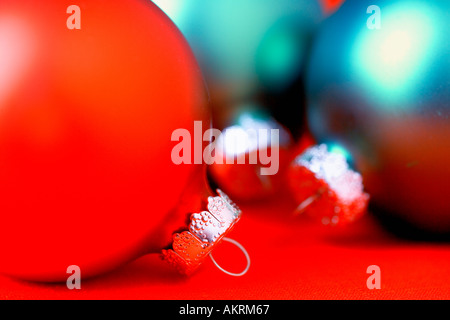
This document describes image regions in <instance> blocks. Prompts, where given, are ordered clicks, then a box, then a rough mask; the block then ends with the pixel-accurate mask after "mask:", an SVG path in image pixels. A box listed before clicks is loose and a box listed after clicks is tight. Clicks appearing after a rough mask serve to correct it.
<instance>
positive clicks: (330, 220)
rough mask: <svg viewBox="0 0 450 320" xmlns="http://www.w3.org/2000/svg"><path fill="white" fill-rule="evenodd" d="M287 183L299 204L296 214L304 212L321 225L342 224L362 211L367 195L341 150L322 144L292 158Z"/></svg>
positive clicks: (353, 219)
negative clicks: (333, 149)
mask: <svg viewBox="0 0 450 320" xmlns="http://www.w3.org/2000/svg"><path fill="white" fill-rule="evenodd" d="M288 182H289V186H290V190H291V191H292V195H293V196H294V198H295V199H296V200H297V202H298V203H299V205H298V207H297V210H296V213H297V214H300V213H303V212H307V214H308V215H309V216H312V217H314V218H316V219H319V220H320V221H321V222H322V223H323V224H325V225H338V224H339V225H344V224H347V223H349V222H353V221H355V220H356V219H358V218H359V217H360V216H361V215H362V214H364V213H365V212H366V209H367V204H368V201H369V195H368V194H367V193H365V192H364V191H363V184H362V178H361V175H360V174H359V173H357V172H355V171H353V170H351V169H350V168H349V165H348V163H347V160H346V158H345V156H344V155H343V154H342V153H337V152H332V151H328V148H327V146H326V145H324V144H323V145H319V146H314V147H310V148H308V149H307V150H306V151H304V152H303V153H302V154H300V155H299V156H297V157H296V158H295V160H294V161H293V162H292V164H291V166H290V167H289V174H288Z"/></svg>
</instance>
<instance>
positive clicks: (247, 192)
mask: <svg viewBox="0 0 450 320" xmlns="http://www.w3.org/2000/svg"><path fill="white" fill-rule="evenodd" d="M293 141H294V139H293V138H292V136H291V134H290V132H289V131H288V130H287V129H286V128H285V127H284V126H282V125H281V124H280V123H278V122H277V121H276V120H275V119H273V118H272V117H271V116H270V115H268V114H267V113H266V112H263V111H262V110H260V109H252V108H250V109H247V110H245V109H244V110H242V111H240V112H239V113H238V114H237V116H236V117H235V119H233V121H232V123H231V124H230V125H229V126H227V127H226V128H225V129H224V130H223V132H222V134H221V135H220V136H219V137H218V139H217V140H216V142H215V152H216V159H215V160H216V161H215V162H214V163H212V164H211V165H210V166H209V167H208V173H209V175H210V177H211V178H212V180H213V181H214V182H215V183H216V184H217V185H218V186H219V187H220V188H221V189H222V190H224V191H225V192H226V193H227V194H229V195H230V196H231V197H232V198H233V199H239V200H240V201H257V200H258V201H260V200H262V199H265V198H267V197H270V196H273V195H275V194H276V193H277V192H278V190H280V188H281V186H282V184H283V183H284V175H285V173H286V170H287V167H288V166H289V163H290V161H291V160H292V158H291V156H292V150H291V148H292V147H293V144H294V142H293Z"/></svg>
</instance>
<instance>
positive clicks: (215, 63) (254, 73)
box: [154, 0, 322, 133]
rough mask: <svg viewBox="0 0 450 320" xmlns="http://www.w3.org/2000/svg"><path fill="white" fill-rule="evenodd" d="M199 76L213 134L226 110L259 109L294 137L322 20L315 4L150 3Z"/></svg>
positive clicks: (275, 0) (252, 0)
mask: <svg viewBox="0 0 450 320" xmlns="http://www.w3.org/2000/svg"><path fill="white" fill-rule="evenodd" d="M154 2H155V3H156V4H157V5H159V6H160V8H162V9H163V11H165V12H166V13H167V14H168V16H169V17H171V18H172V20H173V21H174V22H175V23H176V25H177V26H178V27H179V29H180V30H181V31H182V33H183V34H184V36H185V37H186V39H187V41H188V42H189V44H190V45H191V47H192V49H193V51H194V53H195V56H196V57H197V60H198V61H199V64H200V66H201V68H202V70H203V72H204V75H205V78H206V80H207V84H208V87H209V90H210V95H211V101H212V105H213V111H214V125H215V126H216V127H218V128H219V129H222V128H224V127H225V126H226V122H227V121H229V119H228V113H229V109H231V108H235V109H239V108H241V106H246V105H249V104H251V105H259V106H260V107H261V108H264V109H266V110H268V111H270V112H271V113H272V115H273V116H274V117H275V118H276V119H277V120H279V121H280V122H281V123H282V124H283V125H286V126H288V127H289V128H290V129H291V130H292V131H294V133H299V132H300V131H301V129H303V126H302V125H300V124H301V123H302V117H304V112H303V111H304V99H303V91H304V90H303V72H304V68H305V58H306V54H307V52H308V49H309V44H310V40H311V37H312V34H313V32H314V30H315V28H316V27H317V25H318V23H319V21H320V20H321V18H322V11H321V6H320V4H319V2H318V1H317V0H240V1H230V0H214V1H211V0H189V1H185V0H154Z"/></svg>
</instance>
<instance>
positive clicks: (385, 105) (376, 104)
mask: <svg viewBox="0 0 450 320" xmlns="http://www.w3.org/2000/svg"><path fill="white" fill-rule="evenodd" d="M449 30H450V1H448V0H431V1H419V0H391V1H387V0H386V1H380V0H370V1H366V0H347V1H346V2H345V3H344V4H343V6H342V7H341V8H340V9H339V10H338V11H337V12H336V13H335V14H334V15H332V16H331V17H329V18H328V19H327V20H326V21H324V23H323V24H322V26H321V28H320V30H319V31H318V33H317V36H316V38H315V40H314V44H313V47H312V50H311V55H310V60H309V65H308V71H307V85H306V87H307V88H306V90H307V99H308V110H307V112H308V122H309V126H310V129H311V131H312V133H313V135H314V136H315V137H316V138H317V140H318V141H319V142H325V143H331V144H336V145H339V146H341V147H342V148H343V149H345V150H347V151H349V153H350V154H351V155H352V158H353V160H354V164H355V167H356V168H357V170H358V171H360V172H361V173H362V175H363V177H364V183H365V187H366V190H367V191H368V193H370V195H371V201H372V204H374V205H375V207H376V208H377V209H378V210H377V211H378V212H382V213H383V215H390V216H393V217H396V218H399V219H401V220H403V221H406V222H408V223H410V224H412V225H414V226H416V227H419V228H421V229H423V230H428V231H433V232H435V233H436V234H437V233H448V232H450V201H449V199H450V165H449V163H450V119H449V115H450V104H449V101H450V77H449V72H450V57H449V53H450V44H449V43H450V38H449V33H448V32H449Z"/></svg>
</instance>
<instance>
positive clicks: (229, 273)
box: [209, 237, 250, 277]
mask: <svg viewBox="0 0 450 320" xmlns="http://www.w3.org/2000/svg"><path fill="white" fill-rule="evenodd" d="M222 240H223V241H227V242H230V243H232V244H234V245H235V246H236V247H238V248H239V249H240V250H241V251H242V253H243V254H244V255H245V258H246V259H247V266H246V267H245V269H244V271H242V272H240V273H233V272H229V271H227V270H225V269H224V268H222V267H221V266H219V264H218V263H217V262H216V260H214V258H213V256H212V254H211V253H210V254H209V257H210V258H211V260H212V262H213V263H214V265H215V266H216V267H217V269H219V270H220V271H222V272H223V273H225V274H228V275H230V276H233V277H242V276H243V275H245V274H246V273H247V272H248V270H249V269H250V255H249V254H248V252H247V250H245V248H244V247H243V246H242V245H241V244H240V243H239V242H237V241H236V240H233V239H230V238H226V237H224V238H222Z"/></svg>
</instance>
